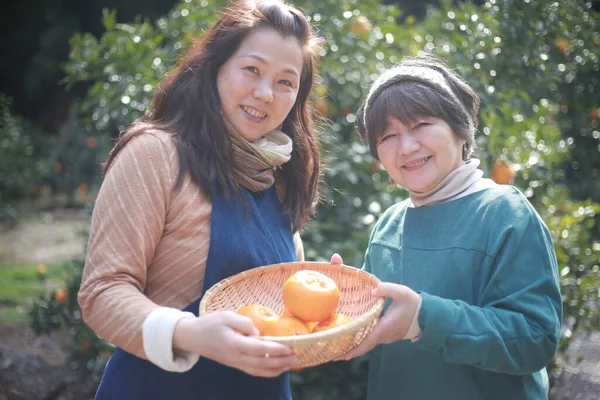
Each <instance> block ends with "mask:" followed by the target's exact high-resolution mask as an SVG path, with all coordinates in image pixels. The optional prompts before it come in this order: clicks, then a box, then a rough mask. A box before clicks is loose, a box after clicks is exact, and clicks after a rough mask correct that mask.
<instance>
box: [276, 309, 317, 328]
mask: <svg viewBox="0 0 600 400" xmlns="http://www.w3.org/2000/svg"><path fill="white" fill-rule="evenodd" d="M281 316H282V317H295V315H294V314H292V312H291V311H290V310H288V309H287V307H284V308H283V312H282V313H281ZM302 322H304V325H306V327H307V328H308V331H309V332H312V330H313V328H314V327H315V325H317V322H311V321H302Z"/></svg>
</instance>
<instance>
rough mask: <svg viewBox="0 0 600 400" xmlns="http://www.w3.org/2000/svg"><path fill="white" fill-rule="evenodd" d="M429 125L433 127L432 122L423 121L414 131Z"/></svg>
mask: <svg viewBox="0 0 600 400" xmlns="http://www.w3.org/2000/svg"><path fill="white" fill-rule="evenodd" d="M429 125H431V122H427V121H421V122H419V123H417V124H416V125H415V127H414V129H419V128H424V127H426V126H429Z"/></svg>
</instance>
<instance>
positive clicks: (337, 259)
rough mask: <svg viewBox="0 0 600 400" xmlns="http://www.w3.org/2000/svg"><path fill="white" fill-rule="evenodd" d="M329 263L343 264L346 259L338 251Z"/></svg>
mask: <svg viewBox="0 0 600 400" xmlns="http://www.w3.org/2000/svg"><path fill="white" fill-rule="evenodd" d="M329 263H330V264H343V263H344V260H343V259H342V256H340V255H339V254H338V253H333V255H332V256H331V260H330V261H329Z"/></svg>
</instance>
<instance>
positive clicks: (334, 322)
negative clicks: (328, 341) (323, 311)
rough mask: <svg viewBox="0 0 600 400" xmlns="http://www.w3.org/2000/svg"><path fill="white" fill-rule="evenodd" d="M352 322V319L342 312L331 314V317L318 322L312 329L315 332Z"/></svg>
mask: <svg viewBox="0 0 600 400" xmlns="http://www.w3.org/2000/svg"><path fill="white" fill-rule="evenodd" d="M350 322H352V319H351V318H350V317H348V316H346V315H344V314H339V313H336V314H333V315H332V316H331V317H329V318H327V319H326V320H325V321H321V322H319V323H318V324H317V325H316V326H315V327H314V328H313V330H312V332H313V333H315V332H322V331H326V330H327V329H331V328H335V327H336V326H342V325H346V324H348V323H350Z"/></svg>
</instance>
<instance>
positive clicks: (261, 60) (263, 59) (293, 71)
mask: <svg viewBox="0 0 600 400" xmlns="http://www.w3.org/2000/svg"><path fill="white" fill-rule="evenodd" d="M242 57H247V58H254V59H255V60H258V61H259V62H261V63H263V64H267V60H266V59H265V58H264V57H261V56H259V55H258V54H248V55H246V56H242ZM283 72H286V73H288V74H292V75H295V76H298V72H296V70H295V69H292V68H286V69H284V70H283Z"/></svg>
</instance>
